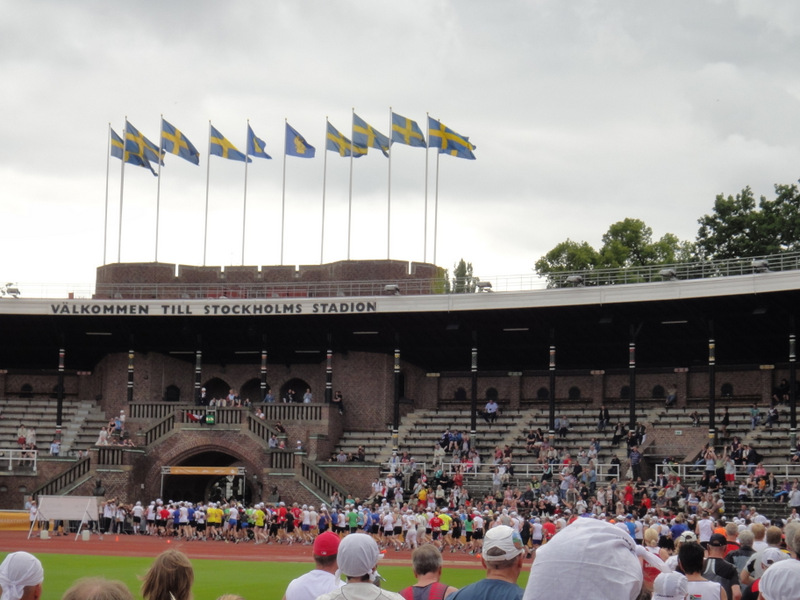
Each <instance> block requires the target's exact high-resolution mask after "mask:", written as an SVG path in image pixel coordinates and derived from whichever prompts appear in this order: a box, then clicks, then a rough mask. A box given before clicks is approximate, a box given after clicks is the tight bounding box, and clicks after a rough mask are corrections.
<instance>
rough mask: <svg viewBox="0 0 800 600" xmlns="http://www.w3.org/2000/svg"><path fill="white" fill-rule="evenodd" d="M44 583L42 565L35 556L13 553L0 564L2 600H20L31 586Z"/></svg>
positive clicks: (25, 553)
mask: <svg viewBox="0 0 800 600" xmlns="http://www.w3.org/2000/svg"><path fill="white" fill-rule="evenodd" d="M42 581H44V569H42V563H41V562H39V559H38V558H36V557H35V556H34V555H33V554H28V553H27V552H12V553H11V554H9V555H8V556H6V558H5V560H4V561H3V564H0V587H2V588H3V595H2V600H19V599H20V598H22V594H23V593H24V592H25V588H26V587H28V586H30V585H38V584H40V583H42Z"/></svg>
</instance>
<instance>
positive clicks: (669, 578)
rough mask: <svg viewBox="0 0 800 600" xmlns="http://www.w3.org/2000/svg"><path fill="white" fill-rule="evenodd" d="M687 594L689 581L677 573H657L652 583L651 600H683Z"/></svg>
mask: <svg viewBox="0 0 800 600" xmlns="http://www.w3.org/2000/svg"><path fill="white" fill-rule="evenodd" d="M688 593H689V581H688V580H687V579H686V575H684V574H683V573H678V572H677V571H672V572H670V573H659V574H658V577H656V579H655V581H654V582H653V597H652V600H685V598H686V594H688Z"/></svg>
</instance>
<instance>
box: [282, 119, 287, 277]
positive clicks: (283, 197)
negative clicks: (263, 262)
mask: <svg viewBox="0 0 800 600" xmlns="http://www.w3.org/2000/svg"><path fill="white" fill-rule="evenodd" d="M284 124H285V125H288V124H289V119H284ZM288 134H289V128H288V127H284V139H283V185H282V186H281V188H282V189H281V266H283V231H284V223H285V215H286V136H287V135H288Z"/></svg>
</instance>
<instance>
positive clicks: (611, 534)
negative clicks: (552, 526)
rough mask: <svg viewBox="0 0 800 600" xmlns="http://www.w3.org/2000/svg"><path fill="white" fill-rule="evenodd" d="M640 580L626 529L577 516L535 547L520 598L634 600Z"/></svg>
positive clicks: (636, 560) (525, 599)
mask: <svg viewBox="0 0 800 600" xmlns="http://www.w3.org/2000/svg"><path fill="white" fill-rule="evenodd" d="M642 579H643V577H642V567H641V564H640V563H639V559H638V558H637V557H636V542H634V540H633V538H632V537H631V536H630V534H629V533H628V531H627V529H626V530H625V531H622V530H621V529H619V528H618V527H615V526H614V525H612V524H610V523H607V522H605V521H598V520H595V519H578V520H576V521H574V522H573V523H572V524H571V525H568V526H567V527H565V528H564V529H562V530H561V531H559V532H558V533H557V534H556V535H555V537H553V539H552V540H550V541H549V542H548V543H547V544H545V545H544V546H542V547H541V548H539V549H538V550H537V551H536V559H535V560H534V562H533V565H532V566H531V574H530V577H529V578H528V585H527V586H526V587H525V594H524V596H523V600H574V599H575V598H592V600H635V599H636V598H637V597H638V596H639V592H640V591H641V588H642ZM564 582H569V585H564Z"/></svg>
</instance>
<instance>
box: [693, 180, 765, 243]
mask: <svg viewBox="0 0 800 600" xmlns="http://www.w3.org/2000/svg"><path fill="white" fill-rule="evenodd" d="M764 200H765V199H764V198H763V197H762V198H761V201H762V202H764ZM697 222H698V223H700V229H699V230H698V232H697V240H696V247H697V256H698V258H700V259H726V258H739V257H742V256H755V255H757V254H768V253H769V252H768V250H767V248H768V244H769V242H768V241H767V240H765V239H763V238H762V237H761V231H762V229H763V227H764V219H763V215H762V214H761V213H759V212H758V211H757V210H756V199H755V197H754V196H753V190H751V189H750V187H749V186H748V187H746V188H744V189H743V190H742V191H741V193H739V194H736V195H735V196H728V197H727V198H726V197H725V196H723V195H722V194H719V195H718V196H717V198H716V200H714V210H713V212H712V214H710V215H703V216H702V217H700V219H698V221H697Z"/></svg>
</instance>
